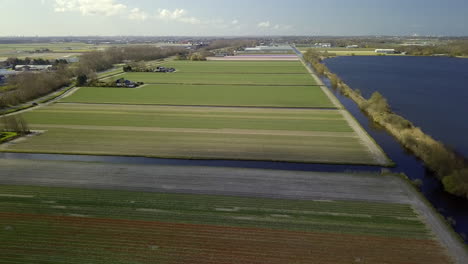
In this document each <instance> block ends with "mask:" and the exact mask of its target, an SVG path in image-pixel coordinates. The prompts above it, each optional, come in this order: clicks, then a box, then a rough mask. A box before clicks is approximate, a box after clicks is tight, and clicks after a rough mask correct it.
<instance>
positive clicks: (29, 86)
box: [0, 68, 71, 108]
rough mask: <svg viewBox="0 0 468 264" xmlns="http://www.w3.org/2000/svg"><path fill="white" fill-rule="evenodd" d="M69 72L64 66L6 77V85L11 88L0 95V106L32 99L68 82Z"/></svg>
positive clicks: (4, 106) (12, 104)
mask: <svg viewBox="0 0 468 264" xmlns="http://www.w3.org/2000/svg"><path fill="white" fill-rule="evenodd" d="M70 77H71V76H70V74H69V73H68V71H67V70H66V68H61V69H59V70H57V71H56V72H39V73H31V72H25V73H21V74H18V75H14V76H12V77H10V78H9V79H8V85H9V86H11V87H13V89H11V90H9V91H7V92H4V93H3V94H1V96H0V108H6V107H8V106H14V105H18V104H21V103H25V102H28V101H30V100H34V99H36V98H38V97H41V96H44V95H46V94H49V93H50V92H52V91H54V90H57V89H59V88H61V87H63V86H66V85H68V84H70V82H71V81H70Z"/></svg>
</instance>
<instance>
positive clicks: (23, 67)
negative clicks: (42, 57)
mask: <svg viewBox="0 0 468 264" xmlns="http://www.w3.org/2000/svg"><path fill="white" fill-rule="evenodd" d="M52 68H53V66H52V65H16V66H15V71H50V70H52Z"/></svg>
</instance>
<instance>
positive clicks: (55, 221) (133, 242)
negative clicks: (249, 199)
mask: <svg viewBox="0 0 468 264" xmlns="http://www.w3.org/2000/svg"><path fill="white" fill-rule="evenodd" d="M37 222H40V223H42V224H45V225H47V230H43V233H42V236H41V234H40V231H39V234H38V232H37V231H35V232H34V233H28V232H27V231H23V232H22V236H23V237H24V238H25V239H23V240H22V239H19V241H17V242H16V241H15V240H14V239H13V240H12V241H11V242H9V241H8V240H7V241H5V242H6V243H2V245H0V249H1V251H2V254H5V255H8V256H10V258H12V259H14V258H15V256H18V253H19V252H21V255H23V256H25V255H26V256H27V255H28V254H34V255H35V256H36V257H37V258H39V259H43V258H47V257H49V256H50V255H52V256H53V255H59V256H63V257H66V256H70V257H71V258H79V259H80V260H83V259H87V258H89V257H91V256H92V257H94V258H98V259H101V260H104V259H106V260H107V261H109V259H115V258H121V257H122V256H126V258H128V259H129V260H131V259H138V260H139V262H140V263H155V261H158V260H159V261H161V260H162V261H164V262H162V263H226V264H227V263H230V264H235V263H239V264H241V263H242V264H245V263H249V264H250V263H252V264H254V263H255V264H256V263H258V264H260V263H269V264H284V263H324V264H328V263H330V264H332V263H333V264H340V263H343V264H344V263H388V264H403V263H404V264H419V263H434V264H439V263H440V264H446V263H450V260H449V259H448V257H447V256H446V255H445V254H444V252H443V250H442V249H441V248H440V246H438V245H437V243H436V242H435V241H432V240H417V239H400V238H389V237H380V236H362V235H345V234H321V233H309V232H294V231H280V230H269V229H259V228H237V227H235V228H231V227H216V226H205V225H192V224H173V223H159V222H148V221H128V220H110V219H95V218H80V217H66V216H62V217H59V216H44V215H23V214H10V213H0V223H1V224H2V225H3V226H10V227H11V228H12V229H13V230H14V229H15V227H16V225H18V226H19V227H20V226H22V228H21V229H22V230H27V227H28V224H33V226H34V224H35V223H37ZM33 230H34V229H33ZM39 241H40V242H41V243H37V242H39ZM18 257H20V256H18ZM20 258H21V257H20ZM158 263H159V262H158Z"/></svg>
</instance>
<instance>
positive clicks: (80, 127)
mask: <svg viewBox="0 0 468 264" xmlns="http://www.w3.org/2000/svg"><path fill="white" fill-rule="evenodd" d="M30 126H31V127H35V128H62V129H77V130H112V131H140V132H171V133H200V134H234V135H269V136H301V137H337V138H358V137H357V136H356V135H355V133H353V132H319V131H291V130H261V129H226V128H223V129H203V128H164V127H128V126H89V125H47V124H31V125H30Z"/></svg>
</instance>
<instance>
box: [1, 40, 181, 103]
mask: <svg viewBox="0 0 468 264" xmlns="http://www.w3.org/2000/svg"><path fill="white" fill-rule="evenodd" d="M185 53H187V51H186V50H185V49H183V48H175V47H170V48H160V47H154V46H143V45H142V46H129V47H113V48H109V49H107V50H104V51H93V52H90V53H85V54H83V55H81V56H80V61H79V62H78V63H75V64H71V65H68V64H58V65H57V66H56V71H53V72H34V73H32V72H24V73H20V74H17V75H14V76H12V77H9V79H8V86H10V89H9V91H7V92H3V93H0V108H7V107H10V106H15V105H18V104H21V103H25V102H28V101H31V100H34V99H36V98H38V97H41V96H44V95H47V94H49V93H51V92H53V91H55V90H58V89H60V88H62V87H65V86H68V85H70V84H71V83H72V82H73V81H74V79H75V78H76V77H79V76H80V78H83V77H85V78H86V79H92V78H94V77H96V76H97V75H96V73H97V72H100V71H105V70H108V69H111V68H113V67H114V64H117V63H122V62H125V61H143V60H157V59H162V58H166V57H170V56H174V55H177V54H185ZM9 61H10V63H18V62H24V61H21V60H18V59H10V60H9Z"/></svg>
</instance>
